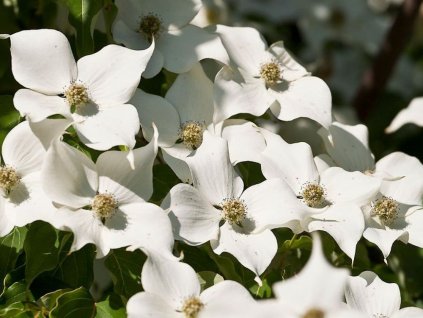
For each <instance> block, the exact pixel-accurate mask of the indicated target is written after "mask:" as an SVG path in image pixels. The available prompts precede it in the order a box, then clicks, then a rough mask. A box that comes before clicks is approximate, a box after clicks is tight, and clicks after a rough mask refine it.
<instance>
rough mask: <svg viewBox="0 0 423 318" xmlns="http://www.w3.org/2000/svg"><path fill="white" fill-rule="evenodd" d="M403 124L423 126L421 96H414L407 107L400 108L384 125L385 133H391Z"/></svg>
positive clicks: (422, 101) (422, 100)
mask: <svg viewBox="0 0 423 318" xmlns="http://www.w3.org/2000/svg"><path fill="white" fill-rule="evenodd" d="M405 124H415V125H417V126H420V127H422V126H423V97H417V98H414V99H413V100H412V101H411V102H410V104H409V105H408V106H407V108H404V109H402V110H401V111H400V112H399V113H398V114H397V115H396V116H395V118H394V119H393V120H392V122H391V123H390V125H389V126H388V127H386V129H385V132H386V133H393V132H395V131H397V130H398V129H400V128H401V127H402V126H403V125H405Z"/></svg>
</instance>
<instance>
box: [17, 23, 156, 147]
mask: <svg viewBox="0 0 423 318" xmlns="http://www.w3.org/2000/svg"><path fill="white" fill-rule="evenodd" d="M10 40H11V53H12V72H13V75H14V77H15V79H16V80H17V81H18V82H19V83H20V84H21V85H22V86H24V87H26V88H25V89H20V90H18V91H17V92H16V94H15V97H14V100H13V101H14V104H15V107H16V108H17V109H18V110H19V112H20V113H21V115H22V116H26V117H27V118H28V119H29V120H31V121H33V122H38V121H41V120H43V119H45V118H47V117H49V116H51V115H55V114H60V115H62V116H64V117H66V118H71V119H72V120H73V126H74V127H75V130H76V132H77V133H78V136H79V138H80V140H81V141H82V142H83V143H84V144H86V145H87V146H88V147H91V148H94V149H97V150H107V149H109V148H111V147H113V146H116V145H125V146H128V147H129V148H133V147H134V145H135V134H136V133H137V132H138V130H139V121H138V116H137V111H136V109H135V107H134V106H132V105H129V104H125V103H126V102H127V101H128V100H129V99H130V98H131V97H132V95H133V93H134V91H135V88H136V87H137V86H138V83H139V80H140V77H141V73H142V72H143V71H144V69H145V66H146V64H147V62H148V60H149V59H150V57H151V54H152V52H153V50H154V45H153V44H152V45H151V46H150V47H149V48H148V49H146V50H144V51H134V50H130V49H126V48H123V47H121V46H117V45H108V46H106V47H104V48H103V49H101V50H100V51H99V52H97V53H95V54H92V55H87V56H85V57H83V58H81V59H80V60H79V61H78V62H75V59H74V57H73V54H72V51H71V47H70V45H69V42H68V40H67V39H66V37H65V36H64V35H63V34H62V33H60V32H58V31H55V30H48V29H43V30H27V31H21V32H17V33H14V34H12V35H11V36H10Z"/></svg>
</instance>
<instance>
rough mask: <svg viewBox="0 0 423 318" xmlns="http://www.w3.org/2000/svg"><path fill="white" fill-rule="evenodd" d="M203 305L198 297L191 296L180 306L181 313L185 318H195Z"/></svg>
mask: <svg viewBox="0 0 423 318" xmlns="http://www.w3.org/2000/svg"><path fill="white" fill-rule="evenodd" d="M203 307H204V304H203V303H202V302H201V300H200V299H199V298H198V297H195V296H192V297H189V298H187V299H186V300H185V301H184V304H183V305H182V312H183V313H184V315H185V318H196V317H197V315H198V313H199V312H200V310H201V309H203Z"/></svg>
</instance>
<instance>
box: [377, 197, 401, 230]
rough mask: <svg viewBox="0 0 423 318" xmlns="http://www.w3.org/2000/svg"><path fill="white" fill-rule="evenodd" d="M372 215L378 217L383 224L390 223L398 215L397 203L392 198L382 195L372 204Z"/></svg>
mask: <svg viewBox="0 0 423 318" xmlns="http://www.w3.org/2000/svg"><path fill="white" fill-rule="evenodd" d="M372 215H373V216H377V217H379V220H380V221H381V222H382V224H383V225H391V224H392V222H393V221H395V219H396V218H397V216H398V203H397V202H396V201H395V200H394V199H392V198H388V197H385V196H383V197H382V198H380V199H379V200H377V201H376V203H375V204H374V206H373V209H372Z"/></svg>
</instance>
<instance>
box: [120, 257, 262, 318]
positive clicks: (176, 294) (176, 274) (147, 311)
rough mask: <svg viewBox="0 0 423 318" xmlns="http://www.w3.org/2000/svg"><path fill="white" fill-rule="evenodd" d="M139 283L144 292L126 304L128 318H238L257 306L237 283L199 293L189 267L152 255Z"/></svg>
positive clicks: (227, 281)
mask: <svg viewBox="0 0 423 318" xmlns="http://www.w3.org/2000/svg"><path fill="white" fill-rule="evenodd" d="M141 282H142V286H143V288H144V292H141V293H138V294H135V295H134V296H132V297H131V298H130V299H129V301H128V304H127V307H126V309H127V312H128V317H129V318H143V317H163V318H188V317H189V318H195V317H205V318H213V317H234V318H236V317H240V318H241V317H245V313H246V312H249V313H251V311H254V309H255V306H256V302H255V300H254V299H253V298H252V297H251V295H250V293H249V292H248V290H247V289H245V288H244V287H243V286H242V285H240V284H239V283H237V282H234V281H230V280H225V281H222V282H219V283H217V284H216V285H214V286H212V287H210V288H207V289H206V290H204V291H202V292H201V288H200V282H199V280H198V277H197V274H196V273H195V271H194V270H193V269H192V267H190V266H189V265H188V264H185V263H179V262H175V261H169V260H168V259H165V258H162V257H159V256H158V255H155V254H152V253H150V254H149V257H148V259H147V261H146V262H145V264H144V266H143V269H142V275H141ZM248 317H256V316H252V315H249V316H248ZM257 317H258V316H257Z"/></svg>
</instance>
